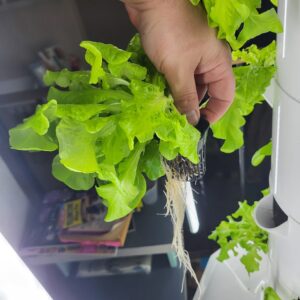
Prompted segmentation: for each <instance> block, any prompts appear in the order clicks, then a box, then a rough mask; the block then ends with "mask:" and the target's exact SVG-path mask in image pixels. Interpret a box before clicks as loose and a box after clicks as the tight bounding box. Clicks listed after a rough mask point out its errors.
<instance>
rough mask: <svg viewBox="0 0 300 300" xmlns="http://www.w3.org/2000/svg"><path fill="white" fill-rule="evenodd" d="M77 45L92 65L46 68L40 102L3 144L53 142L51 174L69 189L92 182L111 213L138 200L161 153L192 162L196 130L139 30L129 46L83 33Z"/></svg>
mask: <svg viewBox="0 0 300 300" xmlns="http://www.w3.org/2000/svg"><path fill="white" fill-rule="evenodd" d="M81 46H82V47H83V48H84V49H86V53H85V59H86V61H87V63H88V64H89V65H90V66H91V70H90V71H75V72H70V71H68V70H66V69H65V70H62V71H60V72H51V71H47V73H46V74H45V76H44V81H45V83H46V84H47V85H49V86H50V89H49V93H48V97H47V100H48V101H47V103H45V104H42V105H39V106H38V107H37V109H36V112H35V114H34V115H32V116H31V117H29V118H27V119H25V120H24V121H23V123H22V124H20V125H18V126H17V127H15V128H13V129H11V130H10V144H11V147H12V148H13V149H17V150H26V151H55V150H58V154H57V155H56V156H55V158H54V160H53V164H52V173H53V175H54V177H55V178H57V179H58V180H60V181H62V182H64V183H65V184H66V185H68V186H69V187H70V188H72V189H75V190H88V189H90V188H92V187H93V186H95V187H96V191H97V193H98V194H99V196H101V197H102V198H103V202H104V204H105V205H106V206H107V207H108V212H107V215H106V221H112V220H115V219H118V218H121V217H123V216H125V215H127V214H128V213H130V212H131V211H132V210H133V209H134V208H136V207H137V205H138V204H139V203H140V201H141V199H142V197H143V195H144V194H145V192H146V181H145V176H147V177H148V178H149V179H150V180H156V179H157V178H159V177H161V176H163V175H164V168H163V166H162V162H161V156H162V157H164V158H165V159H172V158H175V157H176V156H177V155H178V154H181V155H182V156H184V157H186V158H187V159H189V160H190V161H191V162H192V163H194V164H197V163H198V162H199V157H198V154H197V145H198V141H199V139H200V133H199V131H198V130H197V129H195V128H194V127H193V126H192V125H190V124H189V123H188V121H187V120H186V117H185V116H183V115H181V114H180V113H179V112H178V111H177V109H176V108H175V106H174V103H173V99H172V98H171V97H170V96H169V95H168V92H167V90H166V84H165V80H164V78H163V76H162V75H161V74H159V73H158V72H157V71H156V70H155V68H154V67H153V65H152V64H151V63H150V61H149V59H148V58H147V57H146V55H145V54H144V52H143V50H142V48H141V44H140V40H139V37H138V36H136V37H134V38H133V40H132V41H131V42H130V45H129V47H128V51H125V50H121V49H118V48H117V47H115V46H113V45H109V44H103V43H96V42H90V41H84V42H82V43H81Z"/></svg>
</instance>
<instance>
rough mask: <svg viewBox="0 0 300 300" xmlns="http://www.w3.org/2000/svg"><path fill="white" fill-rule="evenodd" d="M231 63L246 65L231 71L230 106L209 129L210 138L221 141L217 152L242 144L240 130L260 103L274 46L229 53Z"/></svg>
mask: <svg viewBox="0 0 300 300" xmlns="http://www.w3.org/2000/svg"><path fill="white" fill-rule="evenodd" d="M232 56H233V59H234V60H239V59H241V60H243V62H244V63H246V65H244V66H239V67H236V68H234V69H233V72H234V76H235V80H236V90H235V97H234V101H233V104H232V105H231V106H230V108H229V109H228V110H227V112H226V113H225V114H224V116H223V117H222V118H221V119H220V120H219V121H217V122H216V123H215V124H213V125H212V126H211V128H212V131H213V135H214V137H216V138H219V139H223V140H224V144H223V145H222V147H221V150H222V151H223V152H225V153H231V152H233V151H235V150H237V149H239V148H240V147H241V146H242V145H243V144H244V137H243V132H242V131H241V127H242V126H243V125H244V124H245V122H246V121H245V116H247V115H249V114H250V113H251V112H252V111H253V109H254V107H255V105H256V104H259V103H262V101H263V100H264V97H263V93H264V92H265V90H266V88H267V87H268V86H269V84H270V81H271V79H272V77H273V76H274V74H275V72H276V67H275V56H276V45H275V42H272V43H271V44H269V45H268V46H267V47H265V48H263V49H258V48H257V46H256V45H252V46H250V47H248V48H246V49H244V50H241V51H240V50H239V51H234V52H233V53H232Z"/></svg>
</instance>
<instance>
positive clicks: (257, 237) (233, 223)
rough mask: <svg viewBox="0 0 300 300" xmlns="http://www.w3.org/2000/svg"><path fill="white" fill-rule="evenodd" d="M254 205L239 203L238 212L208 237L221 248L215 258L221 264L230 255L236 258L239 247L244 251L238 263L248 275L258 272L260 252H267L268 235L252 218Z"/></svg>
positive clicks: (260, 258)
mask: <svg viewBox="0 0 300 300" xmlns="http://www.w3.org/2000/svg"><path fill="white" fill-rule="evenodd" d="M255 205H256V204H254V205H252V206H251V205H249V204H247V202H246V201H244V202H239V208H238V210H237V211H236V212H235V213H233V214H232V215H231V216H228V217H227V221H222V222H221V223H220V224H219V226H218V227H217V228H216V229H215V230H214V231H213V232H212V233H211V235H210V236H209V239H211V240H214V241H216V242H217V243H218V244H219V246H220V247H221V249H220V253H219V256H218V258H217V259H218V260H219V261H221V262H223V261H224V260H226V259H228V258H230V255H234V256H237V255H238V254H239V252H238V248H239V247H240V248H242V249H243V250H245V251H246V253H245V254H243V255H242V256H241V258H240V261H241V263H242V264H243V265H244V266H245V268H246V270H247V272H248V273H253V272H255V271H258V270H259V263H260V261H261V260H262V257H261V255H260V252H261V251H262V252H264V253H267V252H268V233H267V232H266V231H264V230H262V229H261V228H260V227H258V226H257V225H256V223H255V221H254V219H253V217H252V213H253V210H254V208H255Z"/></svg>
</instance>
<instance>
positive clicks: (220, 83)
mask: <svg viewBox="0 0 300 300" xmlns="http://www.w3.org/2000/svg"><path fill="white" fill-rule="evenodd" d="M197 76H198V82H199V81H201V83H202V84H207V86H208V95H209V97H210V98H209V101H208V103H207V105H206V107H205V108H204V109H203V110H201V114H202V115H203V116H205V118H206V120H207V121H208V122H209V123H210V124H212V123H214V122H216V121H217V120H219V119H220V118H221V117H222V116H223V115H224V113H225V112H226V111H227V109H228V108H229V106H230V105H231V103H232V101H233V98H234V91H235V80H234V75H233V72H232V68H231V66H230V65H229V66H227V65H224V64H223V65H219V66H217V67H216V68H214V69H212V70H210V71H208V72H207V73H205V74H201V75H197Z"/></svg>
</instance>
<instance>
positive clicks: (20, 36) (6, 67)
mask: <svg viewBox="0 0 300 300" xmlns="http://www.w3.org/2000/svg"><path fill="white" fill-rule="evenodd" d="M83 36H84V34H83V27H82V22H81V18H80V16H79V12H78V9H77V6H76V4H75V2H74V1H73V0H39V1H31V4H27V5H23V6H20V7H15V6H11V8H9V7H8V8H7V9H4V10H1V9H0V41H1V42H0V81H6V80H8V79H13V78H17V77H24V76H26V75H27V74H28V70H27V68H28V65H29V64H30V63H32V62H34V61H35V60H36V58H37V56H36V55H37V54H36V53H37V51H39V50H40V49H42V48H43V47H47V46H50V45H53V44H59V45H61V46H62V47H63V49H65V50H66V51H67V52H68V53H75V54H76V53H77V54H78V53H80V49H79V43H80V41H81V40H82V39H83Z"/></svg>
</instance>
